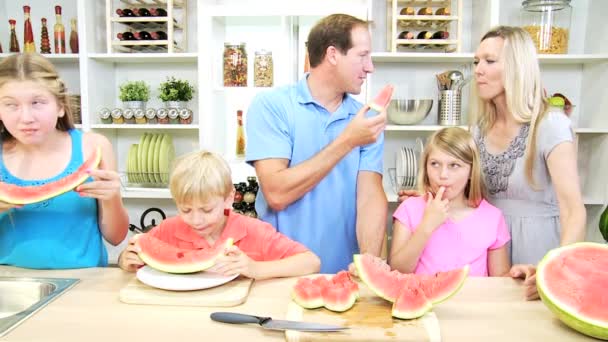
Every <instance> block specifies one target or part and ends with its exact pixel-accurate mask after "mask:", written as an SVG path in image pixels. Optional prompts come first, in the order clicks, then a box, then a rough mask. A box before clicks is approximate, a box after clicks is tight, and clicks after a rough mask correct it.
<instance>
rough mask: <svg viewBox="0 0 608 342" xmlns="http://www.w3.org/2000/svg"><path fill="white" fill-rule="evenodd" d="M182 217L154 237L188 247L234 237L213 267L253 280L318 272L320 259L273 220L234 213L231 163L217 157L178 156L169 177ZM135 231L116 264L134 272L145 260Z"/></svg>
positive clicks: (215, 244) (202, 153)
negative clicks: (276, 227) (279, 227)
mask: <svg viewBox="0 0 608 342" xmlns="http://www.w3.org/2000/svg"><path fill="white" fill-rule="evenodd" d="M169 188H170V190H171V196H172V197H173V199H174V201H175V204H176V205H177V209H178V213H179V214H178V216H176V217H172V218H168V219H166V220H164V221H162V222H161V224H160V225H158V226H157V227H154V228H153V229H152V230H151V231H150V232H148V233H146V234H151V235H152V236H154V237H156V238H158V239H160V240H161V241H163V242H165V243H167V244H170V245H172V246H175V247H179V248H182V249H184V250H198V249H210V248H216V247H218V246H221V245H222V244H224V242H225V241H226V240H227V239H229V238H231V239H233V243H234V244H233V245H232V246H230V247H228V248H226V249H225V251H224V253H223V255H221V256H219V257H218V258H217V259H216V260H215V265H214V266H213V267H212V269H211V270H212V271H213V272H216V273H220V274H223V275H233V274H242V275H244V276H246V277H250V278H254V279H265V278H274V277H290V276H299V275H304V274H309V273H316V272H318V271H319V268H320V260H319V258H318V257H317V256H316V255H315V254H314V253H312V252H311V251H309V250H308V249H307V248H306V247H304V246H303V245H302V244H300V243H298V242H295V241H293V240H291V239H289V238H288V237H286V236H285V235H283V234H281V233H279V232H277V231H276V229H275V228H274V227H272V226H271V225H270V224H268V223H265V222H263V221H260V220H258V219H255V218H251V217H247V216H244V215H240V214H237V213H234V212H232V211H231V208H232V202H233V198H234V193H235V190H234V187H233V184H232V178H231V172H230V167H229V166H228V164H227V163H226V162H225V161H224V160H223V159H222V158H221V157H220V156H218V155H216V154H214V153H211V152H207V151H200V152H192V153H189V154H187V155H184V156H182V157H181V158H179V159H178V160H177V161H176V163H175V165H174V168H173V171H172V173H171V177H170V179H169ZM137 239H138V236H137V235H136V236H135V237H134V238H132V239H131V240H130V241H129V245H128V246H127V248H126V249H125V250H124V251H123V252H122V253H121V255H120V257H119V260H118V264H119V266H120V267H121V268H122V269H123V270H126V271H129V272H133V271H135V270H137V268H139V267H140V266H142V265H144V262H143V261H142V260H141V258H140V257H139V255H138V252H140V247H139V246H138V244H137V243H136V241H137Z"/></svg>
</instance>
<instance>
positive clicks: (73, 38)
mask: <svg viewBox="0 0 608 342" xmlns="http://www.w3.org/2000/svg"><path fill="white" fill-rule="evenodd" d="M70 29H71V30H72V32H70V51H71V52H72V53H78V50H79V48H78V30H77V26H76V18H72V20H70Z"/></svg>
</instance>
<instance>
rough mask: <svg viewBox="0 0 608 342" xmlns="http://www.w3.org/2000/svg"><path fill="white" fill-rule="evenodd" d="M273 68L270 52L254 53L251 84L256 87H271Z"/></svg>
mask: <svg viewBox="0 0 608 342" xmlns="http://www.w3.org/2000/svg"><path fill="white" fill-rule="evenodd" d="M273 79H274V67H273V63H272V52H271V51H266V50H260V51H256V52H255V57H254V59H253V83H254V86H256V87H272V82H273Z"/></svg>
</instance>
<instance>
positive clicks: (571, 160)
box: [547, 142, 587, 246]
mask: <svg viewBox="0 0 608 342" xmlns="http://www.w3.org/2000/svg"><path fill="white" fill-rule="evenodd" d="M547 167H548V168H549V174H550V175H551V181H552V183H553V185H554V187H555V193H556V195H557V202H558V203H559V216H560V226H561V239H560V240H561V241H560V244H561V245H562V246H563V245H567V244H570V243H573V242H578V241H583V240H584V239H585V222H586V220H587V213H586V211H585V205H584V204H583V199H582V195H581V189H580V187H579V179H578V170H577V166H576V151H575V146H574V144H573V143H572V142H563V143H561V144H559V145H557V146H556V147H555V148H554V149H553V150H552V151H551V153H550V154H549V156H548V157H547Z"/></svg>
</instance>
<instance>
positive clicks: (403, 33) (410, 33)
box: [397, 31, 414, 39]
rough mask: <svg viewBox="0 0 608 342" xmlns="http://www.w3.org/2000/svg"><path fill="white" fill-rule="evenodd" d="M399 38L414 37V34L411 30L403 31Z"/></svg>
mask: <svg viewBox="0 0 608 342" xmlns="http://www.w3.org/2000/svg"><path fill="white" fill-rule="evenodd" d="M397 39H414V34H413V33H412V32H410V31H403V32H401V33H399V36H397Z"/></svg>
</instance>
